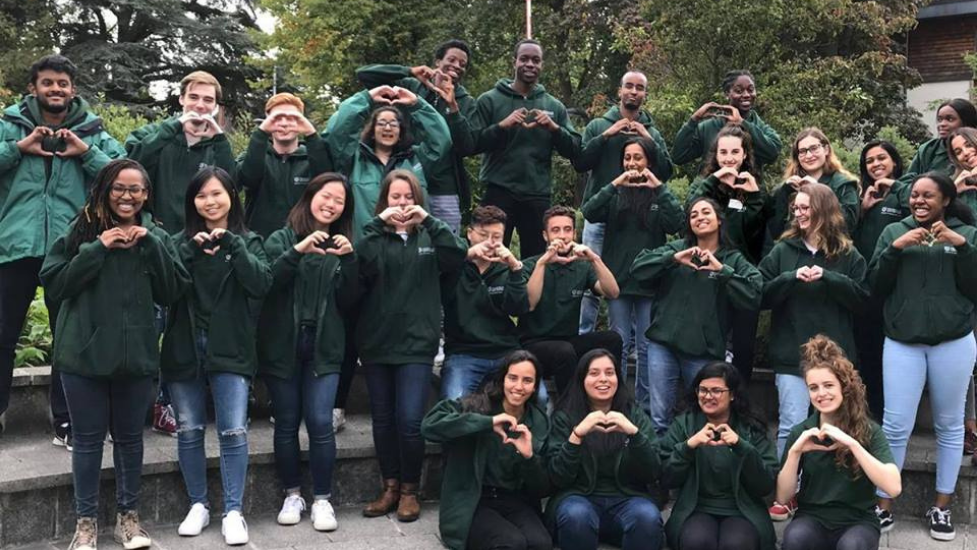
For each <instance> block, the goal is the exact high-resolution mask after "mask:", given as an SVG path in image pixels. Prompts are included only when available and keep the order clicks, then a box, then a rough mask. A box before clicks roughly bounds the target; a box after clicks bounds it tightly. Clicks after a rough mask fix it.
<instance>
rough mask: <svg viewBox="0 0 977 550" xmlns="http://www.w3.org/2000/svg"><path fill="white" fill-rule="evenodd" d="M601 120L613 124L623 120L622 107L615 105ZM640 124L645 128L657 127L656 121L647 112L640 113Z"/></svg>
mask: <svg viewBox="0 0 977 550" xmlns="http://www.w3.org/2000/svg"><path fill="white" fill-rule="evenodd" d="M601 118H603V119H604V120H606V121H608V122H611V123H614V122H617V121H619V120H621V118H622V117H621V107H620V105H615V106H613V107H611V108H610V109H608V110H607V111H606V112H605V113H604V114H603V115H601ZM638 122H640V123H641V124H643V125H644V126H654V125H655V119H654V118H652V117H651V115H649V114H648V112H647V111H638Z"/></svg>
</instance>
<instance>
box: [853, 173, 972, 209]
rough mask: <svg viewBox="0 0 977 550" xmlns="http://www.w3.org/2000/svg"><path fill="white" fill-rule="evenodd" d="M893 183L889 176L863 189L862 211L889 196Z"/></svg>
mask: <svg viewBox="0 0 977 550" xmlns="http://www.w3.org/2000/svg"><path fill="white" fill-rule="evenodd" d="M894 183H895V180H893V179H890V178H879V179H877V180H875V183H873V184H872V185H870V186H869V187H868V188H867V189H865V193H864V194H863V195H862V211H863V212H864V211H866V210H871V209H872V208H874V207H875V205H876V204H879V203H880V202H882V201H884V200H885V198H886V197H887V196H889V191H891V190H892V184H894ZM958 185H959V184H958Z"/></svg>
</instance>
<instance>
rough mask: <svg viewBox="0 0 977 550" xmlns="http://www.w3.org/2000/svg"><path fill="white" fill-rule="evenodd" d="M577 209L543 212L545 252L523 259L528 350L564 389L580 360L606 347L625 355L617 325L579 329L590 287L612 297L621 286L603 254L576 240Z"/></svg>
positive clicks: (523, 330)
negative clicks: (588, 330)
mask: <svg viewBox="0 0 977 550" xmlns="http://www.w3.org/2000/svg"><path fill="white" fill-rule="evenodd" d="M575 223H576V212H574V210H573V209H572V208H568V207H566V206H554V207H552V208H549V209H547V210H546V212H545V213H544V214H543V224H542V225H543V227H544V228H545V229H544V232H543V235H542V237H543V240H544V241H545V242H546V251H545V252H544V253H543V254H541V255H539V256H534V257H532V258H528V259H527V260H525V261H524V267H523V269H524V270H525V271H526V272H527V273H530V274H531V275H530V276H529V281H528V282H527V283H526V293H527V295H528V297H529V309H530V312H529V313H527V314H525V315H522V316H520V317H519V336H520V340H521V341H522V345H523V349H525V350H527V351H531V352H533V354H535V355H536V357H537V358H538V359H539V361H540V363H542V364H543V371H544V372H545V374H546V375H547V376H553V377H554V378H555V379H556V388H557V390H558V391H559V392H560V393H563V390H564V389H565V388H566V387H567V385H568V384H569V383H570V380H571V378H572V377H573V371H574V369H575V368H576V367H577V359H579V358H580V356H581V355H583V354H585V353H587V352H588V351H590V350H592V349H597V348H604V349H606V350H608V351H610V352H611V353H613V354H614V356H615V357H617V359H618V361H620V359H621V337H620V335H618V333H616V332H614V331H612V330H606V331H600V332H591V333H589V334H579V331H580V302H581V301H582V300H583V295H584V292H585V291H588V290H590V291H592V292H593V293H594V294H597V295H600V296H604V297H606V298H608V299H611V300H613V299H614V298H617V296H618V294H619V293H620V289H619V288H618V286H617V281H616V280H615V279H614V274H613V273H611V270H610V269H608V268H607V266H606V265H604V262H603V261H601V259H600V256H598V255H597V254H595V253H594V251H593V250H591V249H590V248H588V247H587V246H585V245H581V244H577V243H575V242H574V236H575V234H576V230H575V227H574V226H575Z"/></svg>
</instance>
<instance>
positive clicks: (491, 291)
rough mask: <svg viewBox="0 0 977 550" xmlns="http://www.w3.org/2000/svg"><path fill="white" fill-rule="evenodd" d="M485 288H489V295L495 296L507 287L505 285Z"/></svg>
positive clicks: (486, 288)
mask: <svg viewBox="0 0 977 550" xmlns="http://www.w3.org/2000/svg"><path fill="white" fill-rule="evenodd" d="M485 290H488V293H489V295H492V296H494V295H497V294H502V293H503V292H504V291H505V287H504V286H488V287H485Z"/></svg>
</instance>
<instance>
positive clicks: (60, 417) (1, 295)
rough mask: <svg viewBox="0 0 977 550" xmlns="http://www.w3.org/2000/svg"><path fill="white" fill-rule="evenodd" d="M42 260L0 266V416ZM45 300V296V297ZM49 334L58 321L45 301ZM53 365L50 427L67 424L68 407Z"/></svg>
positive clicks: (51, 304) (49, 302) (53, 305)
mask: <svg viewBox="0 0 977 550" xmlns="http://www.w3.org/2000/svg"><path fill="white" fill-rule="evenodd" d="M43 262H44V258H23V259H20V260H15V261H13V262H9V263H5V264H0V414H2V413H4V412H6V410H7V407H8V406H9V405H10V386H11V383H12V382H13V373H14V354H15V351H16V349H17V340H19V339H20V333H21V331H22V330H23V329H24V320H25V319H26V318H27V311H28V310H29V309H30V306H31V301H33V300H34V293H35V292H36V291H37V287H38V286H39V285H40V284H41V281H40V279H38V276H37V275H38V273H40V272H41V264H42V263H43ZM45 298H46V296H45ZM44 304H45V305H46V306H47V309H48V321H49V323H50V325H51V334H52V335H53V334H54V326H55V324H56V323H57V319H58V304H56V303H54V302H53V301H52V300H48V299H45V301H44ZM56 367H57V365H54V364H53V361H52V365H51V395H50V398H51V416H52V417H53V418H54V425H55V426H57V425H59V424H62V423H64V422H68V421H69V418H68V404H67V402H66V401H65V398H64V386H62V384H61V375H60V374H59V373H58V371H57V368H56Z"/></svg>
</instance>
